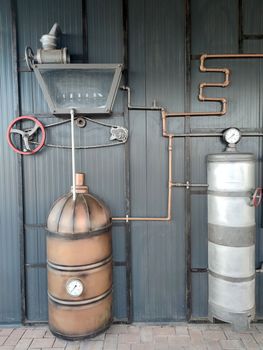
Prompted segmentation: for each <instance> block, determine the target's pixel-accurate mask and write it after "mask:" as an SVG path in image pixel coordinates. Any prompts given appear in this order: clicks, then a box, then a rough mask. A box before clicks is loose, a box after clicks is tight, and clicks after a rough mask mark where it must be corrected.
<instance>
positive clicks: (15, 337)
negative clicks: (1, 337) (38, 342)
mask: <svg viewBox="0 0 263 350" xmlns="http://www.w3.org/2000/svg"><path fill="white" fill-rule="evenodd" d="M25 331H26V328H16V329H14V330H13V332H12V333H11V334H10V336H9V337H8V338H7V340H6V341H5V343H4V345H11V346H15V345H16V344H17V343H18V342H19V340H20V338H21V337H22V336H23V334H24V333H25Z"/></svg>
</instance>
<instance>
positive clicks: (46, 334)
mask: <svg viewBox="0 0 263 350" xmlns="http://www.w3.org/2000/svg"><path fill="white" fill-rule="evenodd" d="M44 338H55V336H54V334H52V333H51V331H50V330H49V329H47V330H46V333H45V335H44Z"/></svg>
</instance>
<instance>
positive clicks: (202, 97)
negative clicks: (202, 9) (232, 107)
mask: <svg viewBox="0 0 263 350" xmlns="http://www.w3.org/2000/svg"><path fill="white" fill-rule="evenodd" d="M216 58H229V59H231V58H263V54H219V55H207V54H203V55H201V57H200V67H199V68H200V71H201V72H213V73H223V74H224V81H223V82H221V83H206V82H201V83H200V84H199V95H198V98H199V100H200V101H203V102H218V103H220V104H221V110H220V111H211V112H171V113H169V112H166V111H165V109H164V108H163V107H161V106H153V107H147V106H132V105H131V90H130V88H129V87H128V86H123V87H122V89H123V90H126V91H127V99H128V109H130V110H143V111H160V112H161V116H162V129H163V131H162V136H163V137H168V138H169V142H168V199H167V216H166V217H156V218H153V217H129V216H128V215H126V217H115V218H112V220H113V221H126V222H129V221H170V220H171V211H172V188H173V187H186V188H187V189H188V188H189V187H207V185H206V184H190V183H185V184H183V183H173V182H172V139H173V138H176V137H221V136H222V135H223V133H222V132H221V133H213V132H212V133H178V134H172V133H168V132H167V121H166V119H167V118H170V117H201V116H223V115H225V114H226V112H227V100H226V99H225V98H219V97H207V96H205V95H204V89H205V88H206V87H222V88H225V87H227V86H228V85H229V83H230V70H229V69H228V68H206V67H205V60H206V59H216ZM242 136H252V137H253V136H263V133H260V132H244V133H242Z"/></svg>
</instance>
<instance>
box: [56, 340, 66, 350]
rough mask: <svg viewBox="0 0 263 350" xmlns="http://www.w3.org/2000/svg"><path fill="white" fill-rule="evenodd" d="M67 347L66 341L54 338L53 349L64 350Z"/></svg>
mask: <svg viewBox="0 0 263 350" xmlns="http://www.w3.org/2000/svg"><path fill="white" fill-rule="evenodd" d="M66 345H67V341H66V340H63V339H58V338H56V340H55V342H54V344H53V348H62V349H64V348H65V347H66Z"/></svg>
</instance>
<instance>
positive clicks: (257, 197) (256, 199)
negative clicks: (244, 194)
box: [252, 187, 262, 208]
mask: <svg viewBox="0 0 263 350" xmlns="http://www.w3.org/2000/svg"><path fill="white" fill-rule="evenodd" d="M261 201H262V188H260V187H258V188H256V189H255V192H254V193H253V196H252V205H253V206H254V207H256V208H257V207H258V206H259V205H260V203H261Z"/></svg>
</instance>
